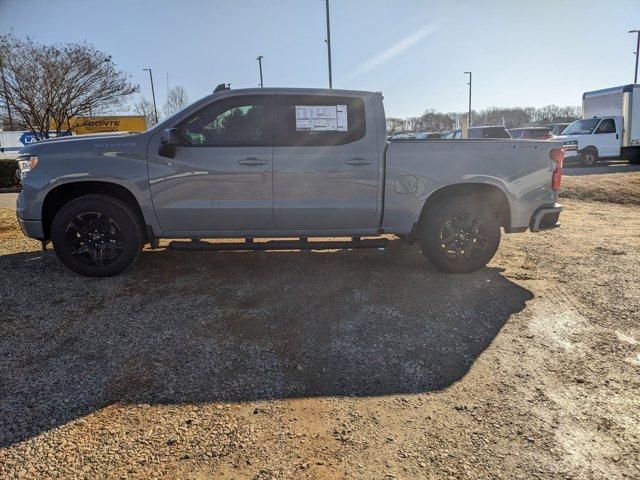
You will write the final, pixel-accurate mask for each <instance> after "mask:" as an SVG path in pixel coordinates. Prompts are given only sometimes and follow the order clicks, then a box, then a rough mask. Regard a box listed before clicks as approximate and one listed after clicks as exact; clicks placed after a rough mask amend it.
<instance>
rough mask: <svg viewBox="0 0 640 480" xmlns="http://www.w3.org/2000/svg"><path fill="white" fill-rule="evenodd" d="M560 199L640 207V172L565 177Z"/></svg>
mask: <svg viewBox="0 0 640 480" xmlns="http://www.w3.org/2000/svg"><path fill="white" fill-rule="evenodd" d="M560 197H561V198H573V199H575V200H591V201H596V202H607V203H619V204H622V205H640V172H627V173H609V174H604V175H580V176H575V177H574V176H571V177H568V176H565V177H563V178H562V187H561V188H560Z"/></svg>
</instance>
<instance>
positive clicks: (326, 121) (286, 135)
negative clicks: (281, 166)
mask: <svg viewBox="0 0 640 480" xmlns="http://www.w3.org/2000/svg"><path fill="white" fill-rule="evenodd" d="M276 105H277V106H276V125H277V126H278V127H277V130H276V145H278V146H337V145H345V144H347V143H352V142H356V141H358V140H360V139H362V138H363V137H364V136H365V133H366V118H365V108H364V101H363V100H362V99H361V98H359V97H341V96H333V95H282V96H280V97H279V98H278V100H277V103H276Z"/></svg>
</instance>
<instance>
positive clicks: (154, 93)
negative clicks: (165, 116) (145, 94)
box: [142, 68, 158, 123]
mask: <svg viewBox="0 0 640 480" xmlns="http://www.w3.org/2000/svg"><path fill="white" fill-rule="evenodd" d="M142 70H145V71H147V72H149V78H150V79H151V96H152V97H153V114H154V116H155V117H156V123H158V109H157V108H156V91H155V90H154V88H153V74H152V73H151V69H150V68H143V69H142Z"/></svg>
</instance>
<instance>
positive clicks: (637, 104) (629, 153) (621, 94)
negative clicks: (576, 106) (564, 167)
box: [556, 84, 640, 166]
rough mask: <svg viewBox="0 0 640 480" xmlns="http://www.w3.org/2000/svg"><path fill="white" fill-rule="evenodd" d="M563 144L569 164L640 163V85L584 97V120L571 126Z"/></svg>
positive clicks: (562, 139)
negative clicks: (573, 162)
mask: <svg viewBox="0 0 640 480" xmlns="http://www.w3.org/2000/svg"><path fill="white" fill-rule="evenodd" d="M556 140H561V141H562V143H563V145H564V149H565V161H567V162H569V161H571V160H575V161H579V162H580V163H582V165H584V166H591V165H594V164H596V163H597V162H598V160H600V159H605V158H607V159H616V158H625V159H627V160H629V163H635V164H638V163H640V85H639V84H631V85H623V86H621V87H612V88H605V89H603V90H595V91H593V92H585V93H584V94H583V95H582V119H581V120H576V121H575V122H573V123H572V124H571V125H569V126H568V127H567V128H566V129H565V130H564V131H563V132H562V135H561V136H559V137H557V138H556Z"/></svg>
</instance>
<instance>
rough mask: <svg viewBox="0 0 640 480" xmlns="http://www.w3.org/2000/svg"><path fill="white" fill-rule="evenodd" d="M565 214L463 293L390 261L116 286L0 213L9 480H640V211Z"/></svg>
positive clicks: (233, 259) (174, 263) (261, 260)
mask: <svg viewBox="0 0 640 480" xmlns="http://www.w3.org/2000/svg"><path fill="white" fill-rule="evenodd" d="M570 182H571V181H570ZM566 205H567V209H566V211H565V213H564V214H563V217H562V220H563V226H562V228H560V229H557V230H554V231H550V232H544V233H540V234H530V233H527V234H521V235H509V236H506V237H504V239H503V243H502V246H501V247H500V250H499V253H498V255H497V256H496V258H495V259H494V261H493V262H492V264H491V266H490V267H489V268H486V269H483V270H481V271H479V272H476V273H474V274H471V275H462V276H452V275H446V274H441V273H438V272H436V271H434V269H433V268H432V267H430V266H429V264H427V263H426V262H425V261H424V260H423V258H422V256H421V254H420V253H419V251H418V250H417V248H415V247H411V246H407V245H405V244H402V243H400V242H399V241H394V242H392V244H391V246H390V248H389V249H388V250H387V251H386V252H378V251H356V252H331V253H269V252H255V253H178V252H171V251H165V250H160V251H155V252H152V251H148V252H145V253H144V254H143V256H142V259H141V262H140V263H139V264H138V265H137V267H136V268H135V269H134V270H133V271H131V272H130V273H128V274H126V275H124V276H121V277H118V278H111V279H105V280H95V279H85V278H81V277H78V276H75V275H73V274H71V273H70V272H69V271H67V270H66V269H65V268H64V267H63V266H62V265H61V264H59V263H58V262H57V260H56V259H55V257H54V255H53V254H52V253H46V254H43V253H41V252H39V251H38V250H37V248H38V245H37V244H36V243H35V242H32V241H28V240H26V239H25V238H23V237H22V235H21V234H20V233H19V232H18V231H17V229H16V225H15V221H14V217H13V216H14V213H13V211H12V210H10V209H2V210H0V270H1V271H2V276H1V278H0V282H1V289H0V292H1V293H0V295H1V296H2V298H1V302H2V303H1V311H2V312H3V315H2V317H1V319H0V337H1V338H2V340H1V341H0V382H1V383H0V419H1V423H0V477H1V478H14V477H18V478H45V477H67V478H104V477H117V478H121V477H131V478H151V477H165V478H203V479H204V478H254V479H268V478H344V477H355V478H367V479H369V478H379V479H383V478H427V479H431V478H433V479H436V478H468V479H478V478H522V479H529V478H567V479H568V478H576V479H618V478H639V477H640V375H639V374H640V346H639V345H638V343H639V342H640V325H639V323H640V322H639V320H640V315H639V314H638V312H639V311H640V289H639V288H638V285H639V283H638V282H639V279H640V208H639V207H638V206H637V205H618V204H613V203H602V202H584V201H577V200H568V201H566Z"/></svg>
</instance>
